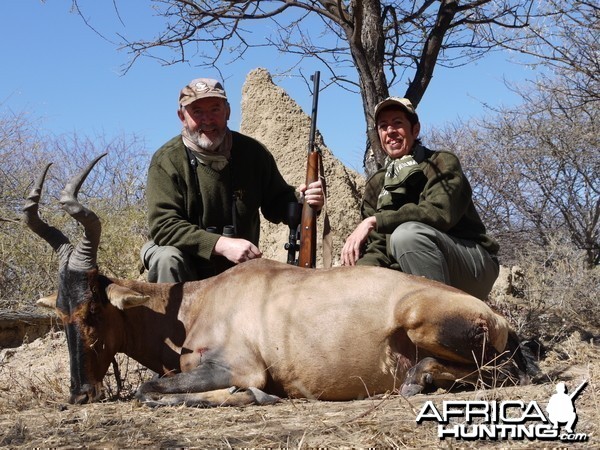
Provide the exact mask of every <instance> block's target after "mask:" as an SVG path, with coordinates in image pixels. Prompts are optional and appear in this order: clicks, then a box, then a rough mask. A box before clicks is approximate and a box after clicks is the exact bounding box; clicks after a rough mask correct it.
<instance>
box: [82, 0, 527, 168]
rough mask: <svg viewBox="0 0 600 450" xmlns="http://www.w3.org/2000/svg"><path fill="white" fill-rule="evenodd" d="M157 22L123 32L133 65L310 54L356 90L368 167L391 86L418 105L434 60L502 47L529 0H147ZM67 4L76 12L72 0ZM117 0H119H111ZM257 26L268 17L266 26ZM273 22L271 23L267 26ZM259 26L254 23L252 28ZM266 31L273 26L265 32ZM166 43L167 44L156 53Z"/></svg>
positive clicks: (446, 62) (447, 62)
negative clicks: (160, 21) (256, 51)
mask: <svg viewBox="0 0 600 450" xmlns="http://www.w3.org/2000/svg"><path fill="white" fill-rule="evenodd" d="M151 3H152V4H153V5H152V7H153V8H154V10H155V13H156V14H157V15H159V16H162V17H164V19H165V26H164V29H163V30H162V31H161V32H160V33H159V34H158V35H157V36H154V37H152V38H150V39H143V38H136V39H135V40H127V39H126V38H125V37H122V39H123V41H124V46H125V47H126V48H128V49H129V50H130V52H131V54H132V60H131V63H132V64H133V63H134V62H135V60H136V59H137V58H139V57H141V56H150V57H153V58H157V59H159V60H160V61H161V62H162V63H164V64H174V63H177V62H183V61H191V60H193V61H194V63H195V64H198V65H200V66H207V67H217V64H220V63H221V64H224V63H227V62H231V61H235V60H236V59H237V58H244V56H246V54H247V52H248V51H249V50H251V49H252V48H256V47H264V46H270V47H275V48H276V49H277V50H279V51H281V52H285V53H286V54H290V55H295V56H296V57H297V59H296V61H295V63H294V65H297V64H300V63H301V62H302V60H304V59H305V58H314V59H317V60H318V61H319V62H320V63H321V64H322V65H323V66H324V67H325V68H326V71H327V72H328V74H329V78H330V82H331V83H335V84H337V85H338V86H340V87H342V88H343V89H346V90H350V91H353V92H356V93H360V95H361V97H362V102H363V110H364V115H365V120H366V124H367V136H368V139H369V141H370V143H371V144H372V147H373V148H372V151H369V150H368V149H367V151H365V156H364V160H363V162H364V165H365V169H366V171H367V173H371V172H373V171H374V170H375V169H377V168H379V167H380V166H381V164H382V161H383V156H384V155H383V151H382V150H381V148H380V146H379V141H378V139H377V133H376V132H375V130H374V126H373V117H372V111H373V110H374V107H375V105H376V104H377V103H378V102H379V101H380V100H382V99H383V98H385V97H387V96H388V95H389V92H390V88H391V87H392V86H395V85H397V84H398V83H400V82H404V83H406V85H407V88H406V91H405V94H404V95H405V96H406V97H408V98H410V99H411V101H412V102H413V103H414V104H415V105H418V104H419V102H420V101H421V99H422V98H423V95H424V94H425V91H426V90H427V87H428V85H429V83H430V81H431V78H432V76H433V72H434V69H435V67H436V65H443V66H446V67H452V66H459V65H464V64H467V63H469V62H471V61H473V60H475V59H477V58H480V57H481V56H482V55H484V54H485V53H486V52H488V51H490V50H492V49H494V48H496V47H497V46H498V42H499V41H501V42H503V43H504V44H505V45H510V42H511V41H512V39H515V38H516V35H515V36H512V34H513V33H505V32H504V31H506V30H510V31H511V32H512V31H514V30H517V29H522V28H525V27H526V26H527V25H528V21H529V15H530V11H531V8H532V5H533V3H534V2H533V0H470V1H458V0H422V1H410V0H408V1H407V0H395V1H382V0H271V1H264V0H256V1H236V0H233V1H232V0H220V1H210V2H209V1H206V0H153V1H152V2H151ZM73 5H74V7H75V9H76V10H77V11H79V12H80V14H81V16H82V17H85V15H84V14H83V12H82V11H81V9H80V7H79V4H78V1H77V0H73ZM115 5H118V4H117V3H115ZM265 25H269V26H268V27H267V26H265ZM272 25H274V26H272ZM259 26H262V27H261V28H259ZM265 30H272V31H270V32H267V31H265ZM165 48H166V49H170V50H172V52H167V55H166V56H165V52H164V51H161V50H164V49H165Z"/></svg>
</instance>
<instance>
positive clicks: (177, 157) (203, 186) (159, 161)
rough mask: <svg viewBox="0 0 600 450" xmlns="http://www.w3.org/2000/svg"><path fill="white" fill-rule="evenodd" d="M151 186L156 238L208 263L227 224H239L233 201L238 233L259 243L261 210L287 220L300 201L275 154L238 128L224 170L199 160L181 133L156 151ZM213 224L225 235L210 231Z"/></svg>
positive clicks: (152, 225) (152, 229)
mask: <svg viewBox="0 0 600 450" xmlns="http://www.w3.org/2000/svg"><path fill="white" fill-rule="evenodd" d="M146 189H147V191H146V193H147V201H148V224H149V227H150V236H151V238H152V239H153V240H154V241H155V242H156V244H158V245H160V246H167V245H169V246H174V247H177V248H178V249H180V250H181V251H183V252H184V253H187V254H189V255H191V256H192V257H196V258H199V259H200V260H201V261H200V263H202V261H203V262H204V264H206V263H209V261H210V260H211V256H212V251H213V249H214V246H215V244H216V242H217V240H218V239H219V237H220V233H221V232H222V230H223V227H224V226H225V225H232V224H234V219H233V213H232V203H233V202H235V210H236V220H235V224H236V227H237V237H241V238H244V239H247V240H249V241H251V242H253V243H254V244H255V245H258V240H259V237H260V215H259V209H261V210H262V213H263V215H264V216H265V218H266V219H267V220H269V221H271V222H273V223H279V222H287V216H286V214H287V204H288V203H289V202H296V201H297V199H296V196H295V195H294V190H295V189H294V187H292V186H290V185H288V184H287V183H286V182H285V180H284V179H283V177H282V176H281V174H280V172H279V170H278V168H277V165H276V164H275V159H274V158H273V155H271V153H269V152H268V151H267V150H266V149H265V148H264V147H263V146H262V145H261V144H260V143H259V142H257V141H256V140H254V139H252V138H250V137H248V136H244V135H243V134H240V133H237V132H232V148H231V159H230V162H229V164H228V165H227V166H226V167H225V168H224V169H223V170H222V171H220V172H217V171H215V170H213V169H211V168H209V167H207V166H204V165H202V164H200V163H198V162H197V161H196V158H195V157H193V156H192V154H191V152H189V151H188V150H187V149H186V147H185V146H184V144H183V141H182V139H181V136H180V135H179V136H176V137H174V138H173V139H171V140H170V141H169V142H167V143H166V144H165V145H163V146H162V147H161V148H160V149H158V150H157V152H156V153H155V154H154V155H153V157H152V160H151V162H150V167H149V169H148V182H147V188H146ZM234 194H235V200H234ZM210 226H214V227H216V228H217V230H218V231H217V232H218V233H219V234H214V233H209V232H207V231H206V228H207V227H210ZM213 259H214V258H213ZM213 262H214V261H213ZM209 264H211V263H209Z"/></svg>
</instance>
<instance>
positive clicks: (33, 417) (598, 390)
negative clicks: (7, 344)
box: [0, 332, 600, 448]
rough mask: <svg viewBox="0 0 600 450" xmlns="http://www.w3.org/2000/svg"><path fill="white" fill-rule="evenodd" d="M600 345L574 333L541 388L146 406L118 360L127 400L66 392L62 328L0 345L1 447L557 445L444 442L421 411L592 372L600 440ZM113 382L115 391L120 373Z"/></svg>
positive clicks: (590, 397)
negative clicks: (80, 399)
mask: <svg viewBox="0 0 600 450" xmlns="http://www.w3.org/2000/svg"><path fill="white" fill-rule="evenodd" d="M599 356H600V352H599V350H598V348H597V347H596V346H595V345H592V344H590V343H586V342H583V341H582V340H581V339H580V336H578V335H573V336H571V337H570V338H569V339H567V340H566V341H565V342H564V344H562V345H560V346H557V349H556V350H555V351H553V352H551V353H550V354H549V355H548V357H547V358H546V360H545V361H544V362H543V363H542V369H543V370H544V372H545V373H548V374H550V376H549V378H548V381H547V382H546V383H542V384H539V385H534V386H519V387H503V388H496V389H489V390H476V391H470V392H462V393H458V394H448V393H445V392H442V391H440V392H438V393H436V394H433V395H427V396H426V395H418V396H415V397H412V398H410V399H406V398H404V397H402V396H399V395H391V396H387V397H378V398H373V399H368V400H361V401H352V402H320V401H306V400H285V401H283V402H282V403H280V404H277V405H274V406H262V407H261V406H248V407H244V408H214V409H195V408H186V407H165V408H157V409H153V408H149V407H146V406H144V405H141V404H139V403H138V402H136V401H135V400H130V399H128V398H127V396H128V394H130V393H131V392H132V391H133V390H135V388H136V387H137V385H139V383H140V382H141V381H142V380H144V379H146V377H148V376H149V374H147V373H146V371H145V370H144V369H143V368H141V367H140V366H139V365H138V364H137V363H135V362H133V361H131V360H129V359H127V358H121V360H120V364H119V365H120V370H121V375H122V376H123V378H124V387H123V391H122V392H121V398H120V399H116V400H114V399H113V400H109V401H106V402H104V403H98V404H92V405H84V406H74V405H67V404H66V403H65V401H66V398H67V396H68V356H67V349H66V344H65V339H64V335H63V334H62V333H61V332H57V333H51V334H49V335H47V336H46V337H44V338H40V339H38V340H36V341H34V342H32V343H29V344H25V345H23V346H21V347H20V348H17V349H9V350H3V351H2V352H1V353H0V411H1V412H0V446H3V447H7V448H33V447H44V448H48V447H52V448H65V447H69V448H73V447H92V448H98V447H102V448H140V447H196V448H206V447H211V448H212V447H236V448H239V447H246V448H247V447H251V448H265V447H270V448H273V447H274V448H282V447H283V448H312V447H331V448H350V447H352V448H355V447H396V448H482V447H489V448H506V447H507V443H508V444H509V445H510V447H511V448H559V447H560V445H559V444H560V443H559V442H556V443H552V442H545V443H544V442H525V443H522V442H518V441H508V442H507V441H504V442H502V441H500V442H489V441H487V442H480V441H474V442H469V441H458V442H457V441H453V440H447V441H440V440H439V438H438V437H437V430H436V426H435V425H433V424H432V423H428V422H425V423H423V424H421V425H417V424H416V422H415V418H416V416H417V414H418V412H419V410H420V408H421V407H422V405H423V404H424V403H425V401H426V400H433V401H434V402H436V404H441V402H442V400H447V399H452V400H458V399H463V400H473V399H478V400H497V401H501V400H519V399H521V400H523V401H525V402H529V401H531V400H536V401H538V402H540V403H541V404H545V402H546V401H547V400H548V398H549V397H550V395H551V394H552V393H553V392H554V382H555V381H556V380H558V379H561V380H565V381H567V383H568V385H569V386H570V385H575V384H578V383H579V382H580V381H581V380H582V379H589V380H590V385H589V386H588V387H587V389H586V390H585V391H584V393H583V394H582V395H581V396H580V397H579V398H578V400H577V403H576V406H577V412H578V414H579V417H580V420H579V423H578V425H577V432H581V433H587V434H588V435H590V441H589V442H588V443H585V444H576V445H569V447H570V448H593V447H594V446H595V447H598V445H597V444H598V439H599V438H598V436H599V433H600V423H599V420H598V418H599V417H600V415H599V414H598V412H599V408H598V399H599V396H600V385H599V383H598V372H599V370H600V362H599ZM106 381H107V382H108V385H107V388H108V390H109V391H110V392H113V393H115V389H116V385H115V383H114V376H112V375H111V376H108V377H107V379H106Z"/></svg>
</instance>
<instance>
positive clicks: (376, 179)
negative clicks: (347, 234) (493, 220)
mask: <svg viewBox="0 0 600 450" xmlns="http://www.w3.org/2000/svg"><path fill="white" fill-rule="evenodd" d="M413 157H414V159H415V160H416V161H417V162H418V165H419V168H420V169H421V170H422V171H423V174H424V179H423V183H413V184H411V185H410V186H407V190H408V192H407V193H406V195H405V196H402V197H399V198H397V199H396V200H395V201H396V203H395V204H394V205H393V206H392V207H388V208H386V209H378V207H377V200H378V197H379V195H380V194H381V191H382V188H383V183H384V177H385V172H386V170H385V169H381V170H379V171H378V172H376V173H375V174H374V175H372V176H371V177H370V178H369V179H368V180H367V184H366V187H365V195H364V197H363V201H362V206H361V214H362V216H363V218H367V217H371V216H375V218H376V220H377V227H376V229H375V230H374V231H372V232H371V233H370V234H369V239H368V243H367V248H366V252H365V254H364V255H363V257H362V258H361V259H360V260H359V264H361V265H362V264H364V265H378V266H390V265H391V264H392V263H393V262H391V261H390V258H389V257H388V255H387V250H386V249H387V246H386V240H387V238H388V236H389V235H390V234H391V233H393V231H394V230H395V229H396V227H398V226H399V225H400V224H402V223H405V222H411V221H415V222H421V223H424V224H426V225H429V226H432V227H434V228H436V229H438V230H440V231H442V232H444V233H447V234H448V235H450V236H454V237H457V238H460V239H467V240H471V241H474V242H477V243H479V244H481V246H482V247H484V248H485V249H486V250H487V251H488V252H489V253H491V254H496V253H497V252H498V248H499V246H498V243H497V242H496V241H495V240H494V239H492V238H491V237H490V236H488V235H487V234H486V228H485V226H484V224H483V222H482V221H481V218H480V217H479V214H478V213H477V210H476V209H475V205H474V204H473V198H472V189H471V185H470V184H469V181H468V180H467V177H466V176H465V174H464V172H463V171H462V168H461V165H460V161H459V160H458V158H457V157H456V155H454V154H453V153H450V152H446V151H435V152H434V151H432V150H429V149H427V148H425V147H423V146H421V145H418V144H417V146H416V147H415V149H414V151H413Z"/></svg>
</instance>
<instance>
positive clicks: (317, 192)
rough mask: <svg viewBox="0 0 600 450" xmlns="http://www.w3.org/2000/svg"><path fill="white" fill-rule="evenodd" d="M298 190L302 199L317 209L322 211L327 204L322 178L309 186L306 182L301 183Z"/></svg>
mask: <svg viewBox="0 0 600 450" xmlns="http://www.w3.org/2000/svg"><path fill="white" fill-rule="evenodd" d="M296 191H297V192H298V193H299V194H300V199H304V201H305V202H306V203H308V204H309V205H310V206H312V207H313V209H314V210H315V211H321V209H322V208H323V205H324V204H325V195H324V194H323V184H322V182H321V180H317V181H314V182H312V183H310V184H309V185H308V187H306V184H301V185H300V186H298V189H296Z"/></svg>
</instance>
